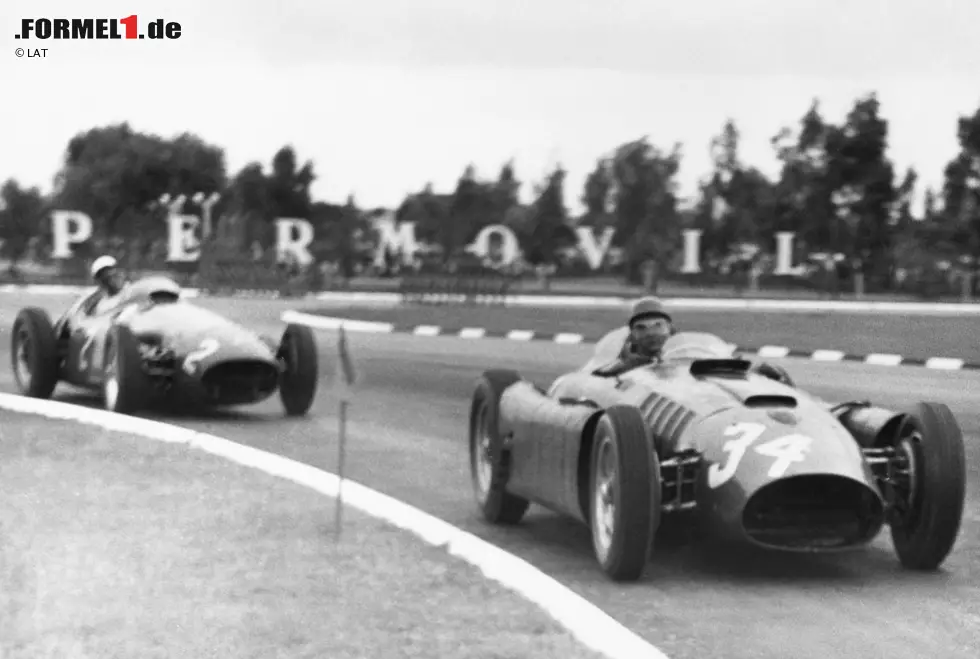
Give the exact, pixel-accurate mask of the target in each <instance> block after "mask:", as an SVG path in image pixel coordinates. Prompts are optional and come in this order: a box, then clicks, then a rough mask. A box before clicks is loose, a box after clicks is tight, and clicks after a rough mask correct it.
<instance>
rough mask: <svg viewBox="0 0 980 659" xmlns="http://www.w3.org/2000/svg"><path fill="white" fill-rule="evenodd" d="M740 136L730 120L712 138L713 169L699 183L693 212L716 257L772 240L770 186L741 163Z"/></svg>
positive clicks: (706, 244) (773, 206) (772, 197)
mask: <svg viewBox="0 0 980 659" xmlns="http://www.w3.org/2000/svg"><path fill="white" fill-rule="evenodd" d="M739 138H740V135H739V131H738V128H737V127H736V125H735V123H734V122H733V121H731V120H729V121H727V122H726V123H725V125H724V127H723V128H722V132H721V134H720V135H718V136H717V137H715V138H714V139H713V140H712V141H711V152H712V161H713V162H714V170H713V172H712V173H711V175H710V178H709V179H708V180H707V181H706V182H704V183H702V184H701V186H700V198H699V201H698V203H697V206H696V207H695V211H694V218H695V224H696V226H697V227H698V228H700V229H701V230H702V231H703V235H702V245H703V247H704V249H705V250H706V251H707V252H709V253H712V254H714V255H715V256H716V257H726V256H728V255H730V254H732V252H733V250H734V249H735V248H736V246H738V245H741V244H751V245H756V246H759V247H761V246H762V245H763V243H765V244H767V245H768V244H769V243H771V242H773V240H774V239H773V238H772V235H771V234H772V232H773V227H774V226H775V213H776V197H775V191H774V189H773V185H772V183H771V182H770V181H769V179H767V178H766V176H765V175H764V174H763V173H762V172H760V171H759V170H758V169H756V168H755V167H749V166H746V165H745V164H743V163H742V160H741V157H740V155H739V150H738V147H739ZM769 246H770V247H774V245H769Z"/></svg>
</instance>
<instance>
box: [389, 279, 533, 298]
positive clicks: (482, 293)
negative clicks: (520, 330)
mask: <svg viewBox="0 0 980 659" xmlns="http://www.w3.org/2000/svg"><path fill="white" fill-rule="evenodd" d="M513 282H514V280H513V278H511V277H506V276H499V275H483V274H481V275H441V274H434V275H409V276H405V277H402V279H401V283H400V286H399V290H398V292H399V293H401V295H402V299H403V300H404V301H405V302H406V303H409V304H435V305H440V304H504V303H505V302H506V300H507V296H508V295H509V294H510V291H511V286H512V285H513Z"/></svg>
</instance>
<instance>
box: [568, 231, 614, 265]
mask: <svg viewBox="0 0 980 659" xmlns="http://www.w3.org/2000/svg"><path fill="white" fill-rule="evenodd" d="M615 234H616V230H615V229H614V228H612V227H606V228H605V229H604V230H603V232H602V238H600V239H599V240H596V237H595V230H594V229H593V228H592V227H575V235H576V236H577V237H578V248H579V249H580V250H581V251H582V255H583V256H585V261H586V263H588V264H589V268H590V269H592V270H598V269H599V268H601V267H602V264H603V262H604V261H605V260H606V255H607V254H608V253H609V247H610V246H612V239H613V236H614V235H615Z"/></svg>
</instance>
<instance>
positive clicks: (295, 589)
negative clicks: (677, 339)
mask: <svg viewBox="0 0 980 659" xmlns="http://www.w3.org/2000/svg"><path fill="white" fill-rule="evenodd" d="M333 504H334V500H333V499H330V498H327V497H323V496H322V495H319V494H317V493H314V492H312V491H309V490H306V489H303V488H301V487H299V486H297V485H294V484H292V483H288V482H285V481H282V480H279V479H276V478H274V477H272V476H267V475H265V474H262V473H260V472H256V471H254V470H250V469H247V468H245V467H241V466H239V465H235V464H232V463H228V462H225V461H222V460H220V459H218V458H216V457H214V456H210V455H207V454H204V453H201V452H197V451H194V450H192V449H188V448H186V447H183V446H180V445H167V444H162V443H160V442H155V441H151V440H143V439H139V438H132V437H129V436H126V435H121V434H117V433H110V432H108V431H103V430H101V429H99V428H95V427H91V426H81V425H73V424H69V423H68V422H63V421H54V420H48V419H42V418H39V417H35V416H27V415H18V414H13V413H9V412H6V411H0V657H2V658H3V659H12V658H14V657H16V658H18V659H20V658H23V659H28V658H29V659H42V658H47V657H69V656H70V657H87V658H89V659H94V658H97V657H140V659H150V658H153V657H205V656H208V657H236V658H249V657H255V658H258V657H273V656H288V657H294V658H303V657H332V658H334V659H346V658H348V657H350V658H353V657H364V656H373V657H406V656H419V657H454V658H476V657H516V656H521V657H547V658H552V657H554V658H557V657H568V658H571V659H579V658H583V657H596V656H597V655H595V654H593V653H591V652H588V651H586V650H585V649H583V648H582V647H581V646H579V645H578V644H577V643H576V641H575V640H574V639H573V638H572V637H571V636H570V635H569V634H567V633H566V632H565V631H564V630H562V629H561V627H559V626H558V625H557V623H554V622H553V621H552V620H551V619H550V618H548V617H547V616H546V615H545V614H544V613H543V612H541V611H540V610H539V609H537V608H536V607H535V606H534V605H532V604H529V603H527V602H525V601H524V600H522V599H521V598H520V597H518V596H517V595H516V594H514V593H512V592H510V591H508V590H506V589H504V588H503V587H502V586H499V585H497V584H495V583H493V582H489V581H487V580H485V579H484V578H483V577H482V575H481V574H480V572H479V571H478V570H476V569H475V568H471V567H470V566H468V565H466V564H465V563H463V562H461V561H458V560H456V559H454V558H452V557H451V556H448V555H446V554H445V553H444V552H443V551H442V550H438V549H435V548H431V547H429V546H427V545H425V544H424V543H422V542H421V541H420V540H417V539H416V538H414V537H413V536H410V535H408V534H407V533H405V532H402V531H400V530H397V529H394V528H392V527H388V526H386V525H384V524H382V523H380V522H378V521H376V520H373V519H371V518H369V517H367V516H365V515H363V514H360V513H358V512H356V511H353V510H351V509H347V510H345V512H344V519H345V524H344V529H343V533H342V536H341V538H340V541H339V542H338V541H337V538H336V536H335V535H334V534H333V529H332V525H333Z"/></svg>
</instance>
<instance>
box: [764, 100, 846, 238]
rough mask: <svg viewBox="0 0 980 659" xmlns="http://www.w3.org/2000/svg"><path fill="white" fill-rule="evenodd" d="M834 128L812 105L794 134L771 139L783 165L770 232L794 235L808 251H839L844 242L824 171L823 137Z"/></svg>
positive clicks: (788, 131)
mask: <svg viewBox="0 0 980 659" xmlns="http://www.w3.org/2000/svg"><path fill="white" fill-rule="evenodd" d="M831 128H832V126H830V125H828V124H827V122H825V121H824V118H823V116H822V115H821V114H820V105H819V103H818V102H817V101H813V103H812V104H811V105H810V108H809V109H808V110H807V111H806V113H805V114H804V115H803V117H802V118H801V119H800V122H799V129H798V130H797V131H796V132H794V131H792V130H791V129H789V128H784V129H782V130H781V131H780V132H779V133H778V134H777V135H776V136H775V137H773V139H772V145H773V148H774V149H775V151H776V157H777V158H778V160H779V161H780V163H781V168H780V173H779V179H778V181H777V182H776V185H775V190H774V191H773V197H774V199H773V230H777V231H794V232H796V235H797V239H798V241H799V243H800V246H801V247H802V248H804V249H807V250H809V251H819V250H823V251H827V252H832V253H833V252H839V251H840V250H841V249H843V247H844V238H843V236H841V235H840V233H839V231H838V221H837V217H836V215H835V210H834V204H833V201H832V198H831V193H832V191H833V189H832V186H831V182H830V180H829V178H828V171H827V159H828V158H827V137H828V133H829V132H830V130H831Z"/></svg>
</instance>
